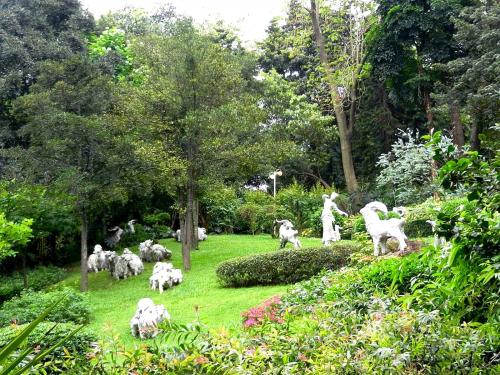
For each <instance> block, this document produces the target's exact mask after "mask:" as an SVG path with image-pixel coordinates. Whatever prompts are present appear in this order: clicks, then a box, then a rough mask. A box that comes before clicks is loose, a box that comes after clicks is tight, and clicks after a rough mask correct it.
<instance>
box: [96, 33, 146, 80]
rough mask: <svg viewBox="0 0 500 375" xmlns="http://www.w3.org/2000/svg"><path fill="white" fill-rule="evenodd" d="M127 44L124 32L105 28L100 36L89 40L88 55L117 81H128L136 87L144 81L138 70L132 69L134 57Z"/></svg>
mask: <svg viewBox="0 0 500 375" xmlns="http://www.w3.org/2000/svg"><path fill="white" fill-rule="evenodd" d="M129 44H130V43H129V41H128V39H127V35H126V34H125V31H123V30H121V29H117V28H115V27H112V28H107V29H105V30H104V31H103V32H102V33H101V34H100V35H98V36H92V37H91V38H90V40H89V44H88V53H89V56H90V57H91V58H92V59H94V60H98V61H100V63H101V64H103V65H104V66H105V69H106V68H107V69H109V70H110V73H111V75H113V76H114V77H115V78H116V79H117V80H118V81H125V80H128V81H130V82H132V83H133V84H136V85H138V84H141V83H142V81H143V80H144V75H143V74H142V73H141V72H140V70H139V69H134V55H133V53H132V51H131V48H130V45H129Z"/></svg>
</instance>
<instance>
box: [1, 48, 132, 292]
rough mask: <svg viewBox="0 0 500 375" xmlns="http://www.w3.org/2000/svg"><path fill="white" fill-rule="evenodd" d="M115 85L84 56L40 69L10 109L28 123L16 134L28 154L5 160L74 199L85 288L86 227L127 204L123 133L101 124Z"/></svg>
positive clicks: (128, 166)
mask: <svg viewBox="0 0 500 375" xmlns="http://www.w3.org/2000/svg"><path fill="white" fill-rule="evenodd" d="M113 91H114V87H113V83H112V81H111V79H110V77H108V76H105V75H103V74H102V73H101V72H100V70H99V69H98V68H97V66H96V65H95V64H93V63H92V62H90V61H89V59H88V58H87V57H86V56H85V55H75V56H74V57H72V58H70V59H68V60H65V61H64V62H61V63H58V62H51V63H46V64H44V65H43V67H42V69H41V73H40V74H39V77H38V79H37V83H36V84H34V85H33V86H32V89H31V92H30V93H29V94H27V95H24V96H22V97H20V98H18V99H17V100H16V101H15V102H14V114H15V116H16V118H17V120H18V121H19V122H20V123H23V124H25V125H24V126H23V127H22V129H21V131H20V135H21V136H22V137H23V138H26V139H28V140H29V147H27V148H22V147H17V148H11V149H10V150H8V151H7V156H10V157H11V158H13V159H15V160H16V161H17V162H18V163H19V169H21V170H22V171H23V175H24V176H25V177H26V178H27V179H29V180H32V181H33V182H37V183H42V184H45V185H48V186H49V187H50V188H51V189H55V190H60V191H63V192H65V193H66V194H69V195H71V196H72V197H73V198H74V210H75V213H76V214H77V215H78V217H79V219H80V224H81V228H80V232H81V283H80V289H81V290H82V291H85V290H87V288H88V276H87V243H88V229H89V223H90V220H91V219H92V217H93V216H94V215H98V214H99V213H100V212H101V208H102V205H103V203H106V202H109V201H113V200H120V199H124V198H125V197H126V187H125V184H124V177H125V172H127V176H128V177H130V178H133V173H134V170H135V169H134V168H133V164H134V159H133V158H131V152H130V151H131V150H133V148H131V146H130V144H129V142H128V141H129V136H128V131H131V129H128V128H127V127H125V126H115V122H114V121H111V120H110V119H109V118H106V114H107V113H108V112H109V111H110V110H111V109H112V107H113V101H114V99H113V97H114V96H113Z"/></svg>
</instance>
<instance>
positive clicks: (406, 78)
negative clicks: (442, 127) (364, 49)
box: [369, 0, 467, 142]
mask: <svg viewBox="0 0 500 375" xmlns="http://www.w3.org/2000/svg"><path fill="white" fill-rule="evenodd" d="M466 2H467V1H466V0H452V1H442V0H417V1H415V0H404V1H395V0H379V7H378V8H377V13H378V15H379V16H380V18H381V20H380V23H379V25H378V26H377V27H376V28H374V30H373V32H372V37H371V43H370V53H369V61H370V63H371V64H372V66H373V74H374V77H376V78H377V79H379V80H381V81H383V82H384V83H385V85H386V88H387V89H388V90H389V96H390V97H391V98H392V100H393V102H395V101H399V102H400V103H399V106H400V107H404V106H405V105H407V106H408V107H410V108H412V107H415V111H414V114H413V116H412V117H414V119H413V122H418V123H419V125H425V126H426V127H427V129H428V131H429V132H430V129H432V128H433V127H435V126H436V122H435V118H434V113H433V110H432V109H433V108H432V107H433V102H432V98H431V92H432V91H433V87H434V85H435V83H436V82H438V81H439V80H443V79H446V76H443V74H442V72H440V71H438V70H436V69H434V68H433V67H434V66H435V64H437V63H446V62H447V61H449V60H451V59H453V58H455V57H456V56H457V54H459V53H460V49H459V46H458V44H457V43H456V42H455V41H454V40H453V30H454V26H453V22H452V17H453V16H455V15H457V14H458V12H459V11H460V9H461V7H463V3H466ZM447 104H449V105H450V112H451V113H452V115H453V116H452V118H453V119H455V121H454V127H459V126H461V124H460V123H459V122H458V121H457V116H456V111H457V108H456V106H455V104H456V103H454V102H452V101H451V102H449V103H447ZM454 106H455V107H454ZM419 113H422V114H423V117H422V116H419ZM459 132H460V130H459V129H456V134H458V133H459ZM457 142H461V141H460V140H457Z"/></svg>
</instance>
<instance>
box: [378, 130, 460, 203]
mask: <svg viewBox="0 0 500 375" xmlns="http://www.w3.org/2000/svg"><path fill="white" fill-rule="evenodd" d="M435 146H436V147H437V148H439V149H441V150H445V149H448V147H453V146H452V143H451V140H450V139H449V138H447V137H443V138H441V140H440V142H439V143H438V144H436V145H435ZM450 156H451V155H450ZM432 160H433V159H432V152H431V151H430V150H429V149H428V148H427V147H425V144H424V143H423V142H420V141H419V134H418V132H417V133H415V134H413V132H411V131H410V130H407V131H406V132H403V131H402V132H401V134H400V138H399V139H398V140H397V141H396V142H395V143H393V144H392V146H391V152H389V153H387V154H382V155H380V157H379V160H378V162H377V166H379V167H381V171H380V174H379V176H378V177H377V186H378V188H379V189H381V191H387V192H390V193H386V194H387V196H386V198H387V199H390V201H391V202H392V203H393V204H394V205H395V206H396V205H407V204H410V203H414V202H421V201H423V200H425V199H427V198H429V197H430V196H431V195H432V193H433V192H435V191H436V189H437V187H436V186H435V182H434V181H433V180H432V172H431V168H432Z"/></svg>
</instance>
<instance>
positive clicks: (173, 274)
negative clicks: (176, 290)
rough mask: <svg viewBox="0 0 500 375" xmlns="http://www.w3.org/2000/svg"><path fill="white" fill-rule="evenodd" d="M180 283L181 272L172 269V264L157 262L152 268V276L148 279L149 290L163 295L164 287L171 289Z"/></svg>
mask: <svg viewBox="0 0 500 375" xmlns="http://www.w3.org/2000/svg"><path fill="white" fill-rule="evenodd" d="M181 282H182V272H181V270H179V269H175V268H173V265H172V263H162V262H158V263H156V264H155V266H154V267H153V275H151V277H150V278H149V285H150V287H151V289H153V290H156V289H158V290H159V291H160V293H163V289H164V287H168V288H171V287H172V286H174V285H177V284H179V283H181Z"/></svg>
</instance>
